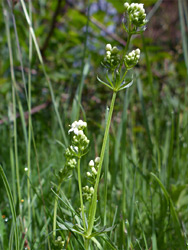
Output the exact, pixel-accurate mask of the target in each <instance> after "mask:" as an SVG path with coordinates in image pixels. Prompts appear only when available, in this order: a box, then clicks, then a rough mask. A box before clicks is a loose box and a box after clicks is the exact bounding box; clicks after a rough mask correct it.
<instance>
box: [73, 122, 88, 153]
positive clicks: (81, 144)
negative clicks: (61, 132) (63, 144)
mask: <svg viewBox="0 0 188 250" xmlns="http://www.w3.org/2000/svg"><path fill="white" fill-rule="evenodd" d="M86 127H87V123H86V122H83V121H82V120H79V121H75V122H73V123H72V125H71V129H69V133H71V132H73V134H74V136H73V140H72V144H73V145H72V146H70V151H71V152H72V153H73V154H74V155H77V156H79V155H82V153H83V151H84V150H85V149H86V148H87V147H88V144H89V140H88V138H87V136H86V135H85V134H84V131H83V130H84V129H85V128H86Z"/></svg>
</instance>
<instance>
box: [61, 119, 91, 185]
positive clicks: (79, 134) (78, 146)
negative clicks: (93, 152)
mask: <svg viewBox="0 0 188 250" xmlns="http://www.w3.org/2000/svg"><path fill="white" fill-rule="evenodd" d="M86 127H87V123H86V122H83V121H82V120H79V121H75V122H73V123H72V125H71V129H70V130H69V131H68V132H69V133H71V132H73V137H72V141H71V146H69V147H68V148H67V149H66V150H65V157H66V163H65V167H64V168H63V169H61V170H60V171H59V178H60V180H63V179H64V178H67V177H69V176H70V174H71V171H72V169H73V168H75V167H76V166H77V158H80V157H81V156H82V155H83V154H84V153H85V152H84V151H85V150H86V148H87V147H88V144H89V140H88V139H87V137H86V135H85V134H84V132H83V130H84V129H85V128H86Z"/></svg>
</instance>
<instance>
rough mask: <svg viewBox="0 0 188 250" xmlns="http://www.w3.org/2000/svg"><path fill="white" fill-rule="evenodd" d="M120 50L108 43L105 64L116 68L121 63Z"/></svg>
mask: <svg viewBox="0 0 188 250" xmlns="http://www.w3.org/2000/svg"><path fill="white" fill-rule="evenodd" d="M119 59H120V58H119V50H118V48H117V47H116V46H114V47H112V45H111V44H109V43H108V44H107V45H106V57H105V60H104V63H105V66H107V67H108V68H112V69H114V68H115V67H117V65H118V64H119Z"/></svg>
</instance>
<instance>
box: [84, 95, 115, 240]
mask: <svg viewBox="0 0 188 250" xmlns="http://www.w3.org/2000/svg"><path fill="white" fill-rule="evenodd" d="M116 95H117V93H116V92H113V96H112V101H111V104H110V111H109V115H108V120H107V124H106V129H105V133H104V138H103V144H102V149H101V154H100V162H99V168H98V172H97V178H96V182H95V187H94V194H93V198H92V201H91V206H90V211H89V222H88V230H87V234H86V235H87V237H89V236H90V235H91V233H92V230H93V224H94V220H95V214H96V207H97V190H98V185H99V180H100V174H101V169H102V163H103V159H104V153H105V148H106V143H107V139H108V134H109V129H110V123H111V118H112V113H113V110H114V103H115V99H116Z"/></svg>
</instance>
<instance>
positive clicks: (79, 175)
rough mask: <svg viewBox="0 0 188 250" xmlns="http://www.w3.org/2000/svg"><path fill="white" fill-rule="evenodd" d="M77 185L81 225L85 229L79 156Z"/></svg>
mask: <svg viewBox="0 0 188 250" xmlns="http://www.w3.org/2000/svg"><path fill="white" fill-rule="evenodd" d="M78 185H79V192H80V204H81V211H82V219H83V225H84V230H85V231H86V221H85V215H84V203H83V197H82V182H81V174H80V158H78Z"/></svg>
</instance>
